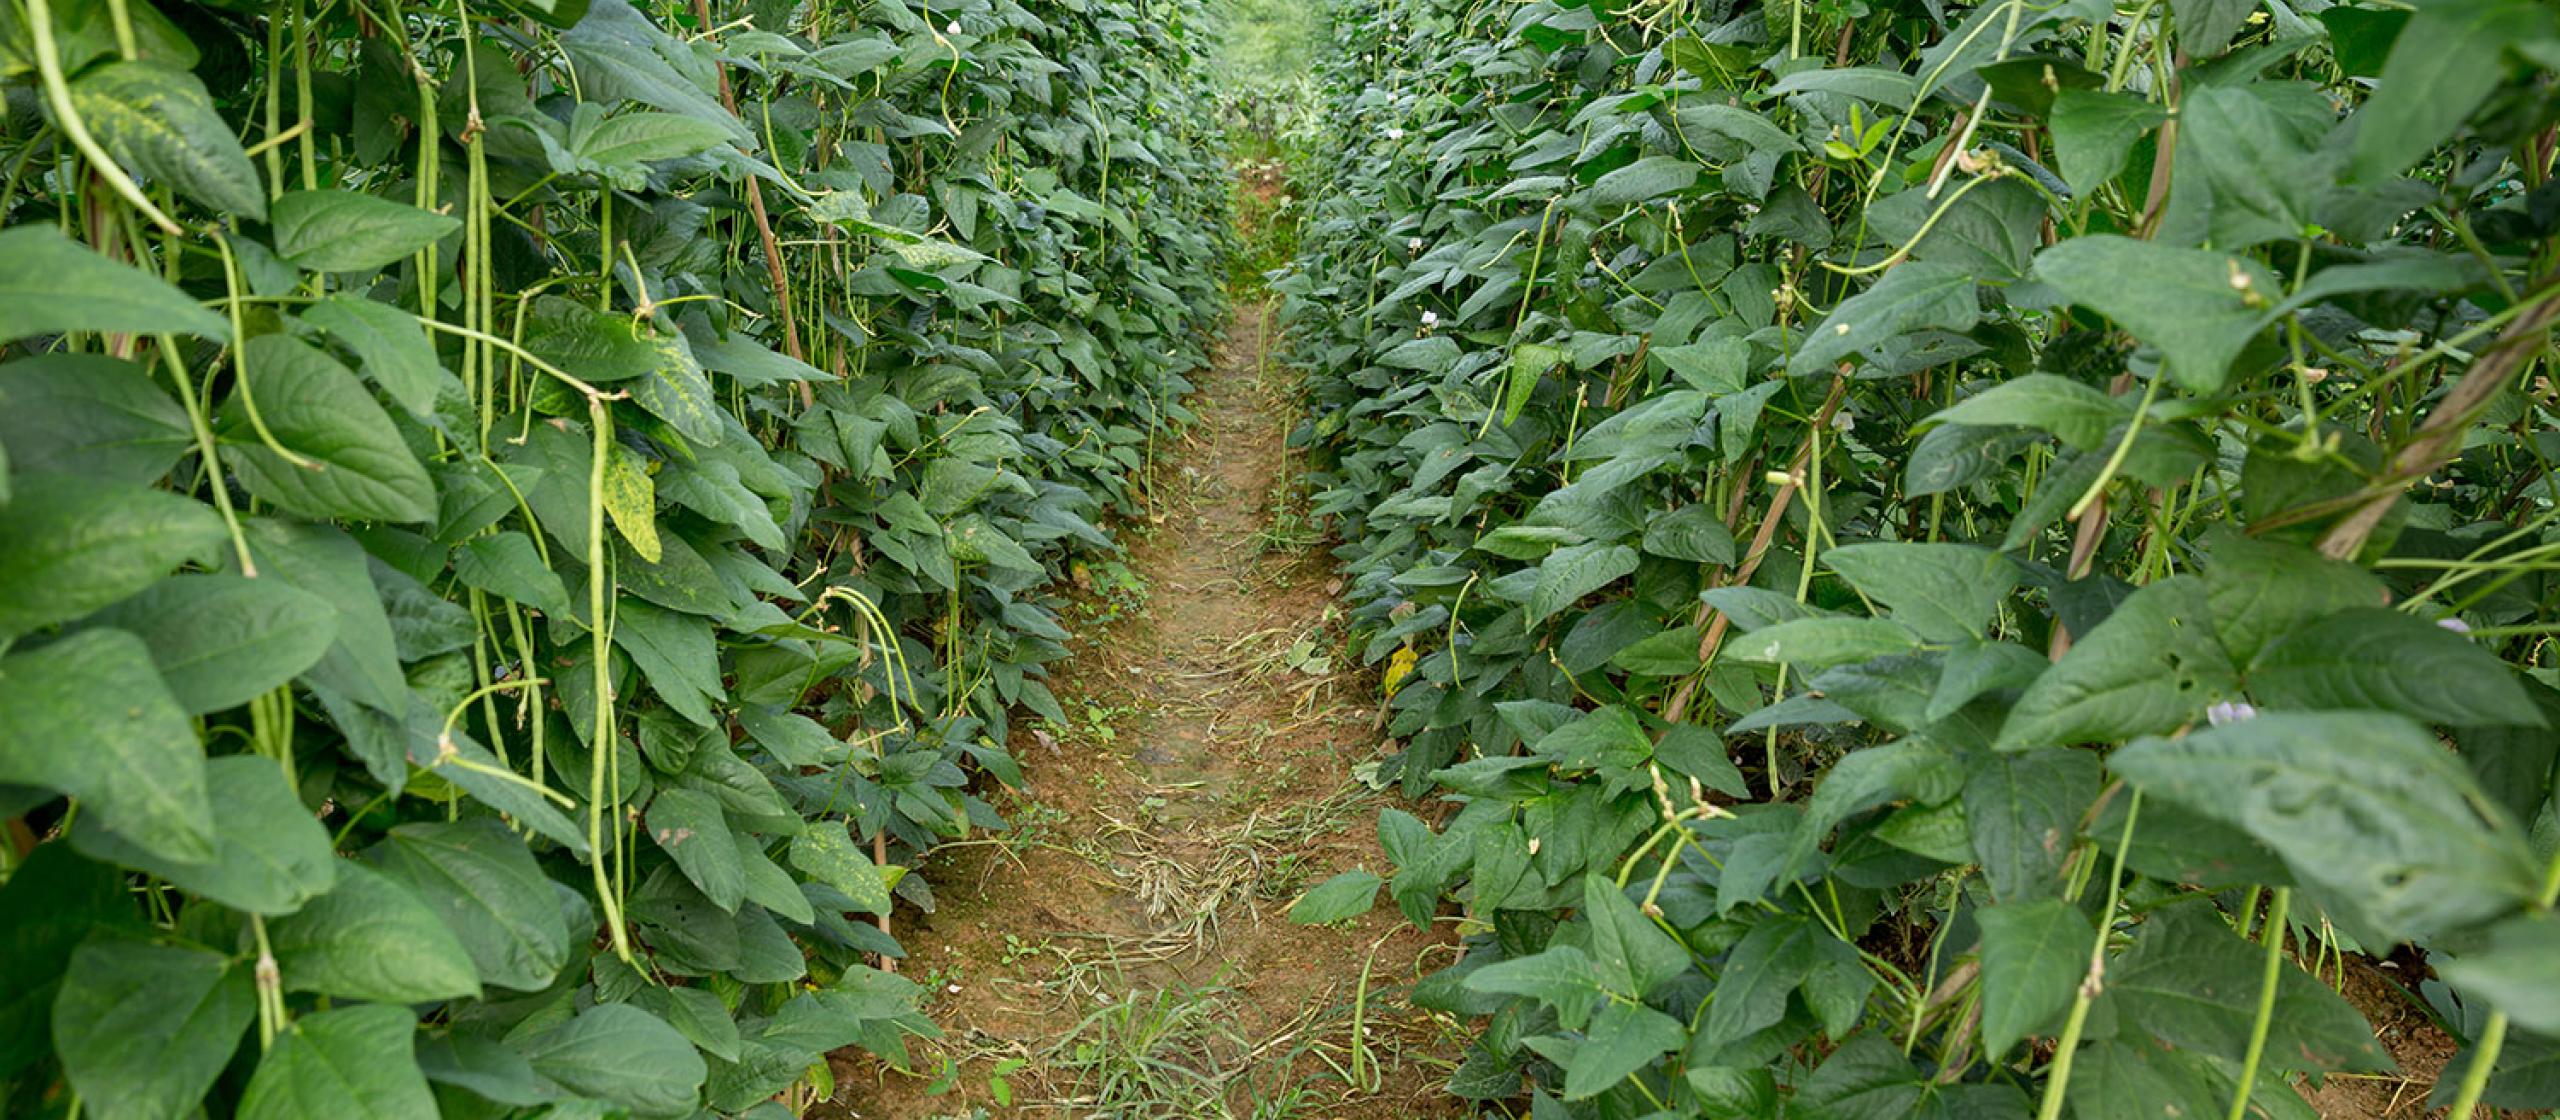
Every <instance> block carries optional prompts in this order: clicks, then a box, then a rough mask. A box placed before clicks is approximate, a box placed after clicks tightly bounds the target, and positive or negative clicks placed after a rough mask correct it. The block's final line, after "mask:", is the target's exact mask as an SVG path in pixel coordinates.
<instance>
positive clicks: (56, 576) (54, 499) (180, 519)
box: [0, 473, 224, 637]
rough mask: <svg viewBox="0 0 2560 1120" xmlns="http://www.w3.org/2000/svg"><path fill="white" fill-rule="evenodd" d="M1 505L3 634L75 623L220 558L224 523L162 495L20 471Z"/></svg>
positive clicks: (200, 507)
mask: <svg viewBox="0 0 2560 1120" xmlns="http://www.w3.org/2000/svg"><path fill="white" fill-rule="evenodd" d="M11 483H12V489H13V490H14V491H15V493H14V494H13V495H12V497H11V498H10V500H9V503H8V504H7V505H0V637H13V636H16V635H19V634H25V633H28V632H30V631H33V630H37V629H39V628H42V627H46V626H51V625H53V624H54V623H57V622H68V621H70V620H72V619H75V618H79V617H80V616H82V615H85V614H88V613H89V612H91V611H94V610H97V609H98V608H100V607H104V606H107V605H109V604H112V603H115V602H117V601H119V600H122V599H124V598H126V597H128V596H131V595H133V594H135V593H136V592H139V591H141V590H142V589H143V588H145V587H149V586H151V584H152V583H154V582H156V581H157V580H159V579H160V578H161V577H162V576H165V575H168V574H169V572H170V570H171V569H173V568H176V567H177V566H179V565H180V564H185V563H189V562H195V563H205V562H208V561H210V560H211V559H212V558H213V557H214V556H216V555H219V551H220V549H221V547H222V543H223V539H224V531H223V527H222V518H221V517H220V516H219V515H217V514H215V513H214V512H213V509H212V507H210V506H207V505H205V504H204V503H202V502H199V501H196V500H194V499H192V498H184V497H180V496H178V495H176V494H172V493H169V492H167V491H163V490H147V489H144V488H142V487H140V486H136V485H132V484H128V483H119V482H109V481H106V480H103V479H95V478H83V477H78V476H74V475H61V474H30V473H21V474H19V475H17V476H16V477H15V478H13V479H11Z"/></svg>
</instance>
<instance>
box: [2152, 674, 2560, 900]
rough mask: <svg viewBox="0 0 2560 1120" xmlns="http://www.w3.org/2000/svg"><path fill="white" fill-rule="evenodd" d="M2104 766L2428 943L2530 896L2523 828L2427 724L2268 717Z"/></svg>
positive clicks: (2331, 716)
mask: <svg viewBox="0 0 2560 1120" xmlns="http://www.w3.org/2000/svg"><path fill="white" fill-rule="evenodd" d="M2109 765H2110V766H2111V767H2113V768H2114V769H2115V771H2116V772H2117V773H2119V774H2122V775H2124V777H2125V778H2126V779H2127V780H2128V781H2130V782H2132V783H2133V784H2134V786H2136V787H2137V788H2139V789H2141V790H2142V791H2143V792H2144V793H2145V794H2146V795H2149V796H2152V797H2157V798H2161V799H2164V800H2168V801H2174V802H2176V803H2178V804H2180V805H2183V806H2185V807H2187V808H2189V809H2192V810H2195V811H2196V812H2198V813H2201V814H2203V815H2205V816H2208V817H2211V818H2213V819H2215V820H2218V821H2222V822H2224V823H2226V824H2231V825H2236V826H2238V827H2239V828H2241V829H2243V830H2245V831H2246V832H2248V833H2249V835H2251V836H2253V837H2255V838H2257V840H2258V842H2259V843H2262V844H2265V845H2266V846H2267V847H2269V848H2271V849H2273V850H2274V851H2275V852H2276V853H2277V854H2278V855H2280V856H2282V857H2284V860H2285V862H2286V864H2287V865H2288V866H2290V867H2291V868H2292V869H2293V873H2294V874H2295V875H2296V876H2297V877H2299V878H2300V879H2302V880H2303V881H2305V882H2309V883H2316V884H2320V885H2322V886H2324V887H2327V888H2329V890H2330V892H2331V893H2330V895H2329V897H2328V904H2329V905H2330V906H2332V907H2334V908H2340V909H2343V910H2345V911H2347V912H2349V913H2353V914H2356V915H2358V916H2360V917H2362V918H2363V919H2364V920H2365V921H2367V922H2368V923H2370V925H2371V927H2372V928H2374V929H2376V930H2379V931H2382V932H2383V933H2385V934H2387V935H2388V936H2390V937H2391V938H2394V939H2398V938H2403V937H2407V938H2424V937H2428V936H2431V935H2433V934H2435V933H2438V932H2442V931H2444V930H2449V929H2455V928H2459V927H2461V926H2463V925H2466V924H2468V923H2472V922H2477V921H2481V920H2485V919H2487V918H2491V917H2495V916H2497V915H2499V914H2502V913H2505V912H2507V911H2508V910H2511V909H2513V908H2515V907H2517V906H2519V905H2522V904H2523V903H2524V902H2525V901H2526V900H2528V899H2531V898H2532V897H2533V895H2534V889H2535V884H2536V882H2537V873H2536V868H2537V866H2538V861H2537V860H2536V859H2535V858H2534V856H2533V853H2532V849H2531V848H2530V847H2529V846H2528V845H2527V844H2526V842H2525V839H2524V835H2523V829H2522V828H2521V827H2520V826H2518V825H2517V824H2516V823H2515V822H2514V821H2513V820H2512V819H2509V818H2508V817H2507V816H2506V814H2505V813H2504V812H2503V811H2501V810H2498V809H2497V808H2496V803H2495V802H2493V801H2491V800H2490V799H2489V798H2488V797H2487V796H2486V795H2485V794H2483V793H2481V791H2480V788H2479V786H2478V785H2477V784H2476V783H2475V782H2474V781H2473V780H2472V777H2471V773H2470V771H2469V770H2468V769H2467V768H2465V767H2464V766H2463V764H2462V762H2461V760H2460V759H2458V758H2455V757H2454V756H2453V755H2452V754H2451V753H2449V752H2447V751H2445V750H2443V749H2442V748H2440V747H2439V746H2437V744H2436V740H2435V737H2434V736H2433V735H2430V734H2428V733H2427V731H2426V729H2425V728H2423V727H2420V726H2419V725H2417V724H2414V723H2411V722H2409V721H2408V720H2406V719H2403V718H2401V717H2399V716H2395V715H2389V714H2386V713H2382V712H2353V713H2346V712H2337V713H2297V712H2269V713H2266V714H2263V715H2260V716H2257V717H2256V718H2254V719H2246V720H2242V721H2240V722H2237V723H2230V724H2225V725H2223V726H2221V727H2214V728H2209V729H2206V730H2203V731H2198V732H2194V733H2192V734H2189V735H2187V736H2186V737H2184V738H2181V739H2145V740H2142V741H2140V742H2137V743H2134V744H2132V745H2130V746H2127V747H2125V748H2124V749H2122V750H2119V751H2117V752H2116V754H2115V756H2114V758H2112V759H2111V760H2109Z"/></svg>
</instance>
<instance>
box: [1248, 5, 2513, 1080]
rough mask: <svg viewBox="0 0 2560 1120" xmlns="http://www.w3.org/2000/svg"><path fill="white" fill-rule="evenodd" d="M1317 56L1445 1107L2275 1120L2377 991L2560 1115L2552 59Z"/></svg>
mask: <svg viewBox="0 0 2560 1120" xmlns="http://www.w3.org/2000/svg"><path fill="white" fill-rule="evenodd" d="M1336 37H1337V44H1336V48H1335V51H1334V53H1333V55H1332V56H1331V59H1330V61H1329V62H1328V63H1327V64H1326V66H1327V72H1326V74H1325V79H1326V83H1327V84H1326V90H1327V93H1326V96H1327V97H1328V99H1329V105H1328V108H1329V111H1330V114H1331V120H1330V128H1331V130H1332V140H1331V147H1330V148H1329V149H1328V150H1327V151H1326V153H1325V164H1324V166H1325V176H1326V177H1325V179H1324V181H1323V182H1321V183H1320V184H1317V185H1315V186H1311V187H1310V188H1308V189H1307V193H1308V194H1310V195H1311V196H1315V197H1318V198H1320V199H1321V200H1322V201H1321V202H1320V203H1319V204H1318V206H1317V208H1316V210H1315V211H1314V212H1313V214H1312V216H1311V217H1310V219H1309V226H1308V229H1307V232H1306V235H1305V248H1304V250H1303V252H1302V254H1301V256H1300V258H1299V263H1298V265H1297V267H1296V268H1295V270H1294V271H1293V272H1292V273H1291V274H1289V275H1288V276H1286V277H1285V278H1284V279H1283V280H1282V281H1281V282H1280V283H1279V285H1278V286H1279V287H1280V288H1281V290H1282V291H1284V292H1286V293H1288V294H1289V296H1290V301H1289V307H1288V315H1289V321H1290V329H1291V331H1292V343H1293V346H1294V347H1295V354H1296V358H1297V360H1298V361H1299V362H1300V363H1301V364H1302V365H1304V366H1305V367H1307V368H1308V369H1309V371H1310V376H1311V382H1310V389H1309V391H1310V394H1311V396H1312V410H1311V412H1310V415H1309V417H1308V419H1307V422H1306V427H1305V428H1304V429H1303V430H1302V431H1301V433H1300V438H1301V440H1302V441H1304V442H1305V443H1307V444H1309V445H1311V446H1313V447H1314V448H1316V449H1317V450H1318V451H1319V453H1320V458H1321V460H1322V462H1323V463H1324V464H1325V467H1324V472H1323V474H1322V475H1321V477H1320V479H1319V483H1318V486H1319V493H1318V494H1317V497H1316V507H1317V509H1318V511H1319V512H1320V513H1323V514H1325V515H1328V516H1330V517H1331V518H1333V519H1335V521H1334V523H1335V525H1336V527H1337V529H1338V530H1339V531H1340V533H1341V536H1342V537H1343V539H1344V540H1345V541H1346V542H1347V543H1346V544H1345V545H1344V546H1343V547H1342V548H1341V550H1340V555H1341V556H1342V557H1343V559H1344V561H1345V563H1346V564H1347V566H1348V578H1349V580H1350V582H1351V585H1352V587H1353V591H1352V594H1353V596H1354V598H1355V604H1354V605H1355V608H1356V611H1357V617H1358V618H1359V619H1361V620H1362V622H1363V624H1364V625H1365V627H1366V628H1367V634H1368V635H1369V637H1368V642H1367V646H1366V655H1367V657H1368V658H1369V659H1370V660H1371V661H1373V662H1384V663H1386V665H1387V671H1386V679H1387V682H1388V686H1389V688H1390V689H1391V690H1393V695H1392V699H1391V700H1390V701H1389V708H1390V713H1389V717H1388V718H1389V721H1390V728H1391V732H1392V734H1393V735H1394V736H1396V737H1397V739H1398V740H1399V741H1400V744H1401V747H1400V751H1399V753H1397V754H1396V755H1395V756H1394V758H1393V759H1392V761H1391V762H1390V764H1389V765H1388V767H1387V772H1388V773H1389V774H1391V775H1392V776H1393V777H1395V778H1396V779H1398V780H1400V781H1401V782H1402V784H1403V788H1404V789H1405V790H1406V791H1408V792H1410V793H1412V794H1416V795H1423V794H1433V795H1436V800H1437V802H1438V806H1437V807H1438V808H1439V809H1440V810H1443V811H1442V812H1440V813H1439V819H1437V820H1434V821H1432V822H1430V823H1426V822H1425V821H1424V820H1422V819H1420V818H1418V817H1416V816H1413V815H1408V814H1404V813H1401V812H1395V811H1390V812H1388V813H1387V814H1386V815H1385V818H1384V820H1383V822H1382V841H1383V843H1384V846H1385V849H1386V852H1387V854H1388V856H1389V858H1390V859H1391V861H1392V862H1393V864H1394V865H1395V867H1394V872H1393V877H1392V879H1391V880H1390V881H1389V882H1388V883H1387V884H1386V886H1387V890H1388V893H1389V895H1390V896H1391V897H1392V899H1393V901H1394V902H1395V903H1396V904H1397V905H1398V906H1400V907H1401V908H1402V910H1403V912H1404V913H1405V914H1406V915H1408V916H1410V917H1411V918H1412V919H1413V920H1415V921H1417V922H1420V921H1424V920H1427V919H1430V918H1432V917H1433V916H1434V915H1435V913H1436V912H1437V911H1438V908H1439V907H1440V906H1441V904H1442V901H1443V900H1444V899H1451V900H1455V901H1457V902H1459V903H1461V904H1463V907H1464V915H1465V917H1464V925H1463V926H1462V928H1463V929H1464V930H1465V932H1466V939H1465V944H1466V953H1465V956H1464V959H1463V960H1462V961H1460V962H1459V963H1457V964H1456V965H1455V966H1454V967H1451V968H1449V969H1447V970H1446V971H1444V972H1440V973H1438V974H1435V975H1434V976H1432V977H1430V978H1429V979H1427V980H1425V981H1424V982H1423V983H1422V984H1421V985H1420V987H1419V988H1418V989H1417V990H1416V992H1415V994H1414V999H1415V1001H1416V1002H1417V1003H1419V1004H1422V1005H1424V1006H1427V1007H1432V1008H1438V1009H1443V1010H1447V1011H1451V1012H1455V1013H1458V1014H1460V1015H1463V1016H1467V1017H1470V1018H1473V1019H1475V1020H1477V1021H1479V1022H1480V1023H1481V1031H1480V1033H1479V1034H1478V1035H1477V1036H1476V1039H1475V1041H1474V1043H1473V1045H1472V1046H1471V1047H1470V1048H1469V1049H1468V1051H1467V1054H1466V1058H1465V1061H1464V1063H1463V1066H1462V1067H1461V1068H1460V1069H1459V1070H1458V1072H1457V1074H1456V1075H1455V1078H1454V1080H1453V1083H1452V1084H1451V1086H1450V1088H1451V1090H1452V1091H1453V1092H1454V1093H1456V1094H1457V1095H1458V1096H1461V1097H1465V1098H1473V1099H1477V1100H1483V1101H1488V1102H1491V1101H1516V1100H1518V1099H1520V1098H1522V1097H1524V1096H1528V1097H1532V1098H1534V1100H1535V1102H1536V1107H1535V1109H1534V1113H1535V1115H1537V1116H1539V1117H1568V1116H1569V1117H1649V1116H1698V1115H1703V1116H1733V1117H1759V1116H1771V1115H1777V1114H1779V1113H1780V1112H1781V1111H1782V1110H1783V1112H1784V1114H1785V1115H1788V1116H1805V1117H1875V1118H1885V1117H1903V1116H1913V1115H1917V1116H1965V1117H1994V1116H2026V1115H2029V1114H2033V1115H2036V1116H2039V1117H2041V1118H2044V1120H2051V1118H2053V1117H2055V1116H2058V1115H2060V1114H2062V1113H2063V1112H2065V1111H2068V1112H2069V1113H2070V1114H2072V1115H2075V1116H2080V1117H2087V1118H2091V1120H2096V1118H2102V1117H2104V1118H2112V1117H2126V1118H2131V1117H2160V1116H2190V1117H2193V1116H2223V1115H2228V1116H2231V1117H2234V1118H2237V1117H2240V1116H2243V1115H2249V1114H2260V1115H2269V1116H2284V1117H2300V1116H2307V1115H2309V1114H2310V1109H2309V1107H2308V1105H2306V1103H2305V1102H2304V1100H2303V1099H2302V1098H2301V1097H2300V1096H2298V1095H2297V1094H2296V1092H2295V1090H2294V1088H2293V1085H2294V1084H2296V1083H2299V1082H2301V1081H2302V1080H2303V1079H2304V1078H2306V1077H2308V1078H2312V1079H2318V1078H2321V1077H2324V1076H2327V1075H2330V1074H2337V1073H2345V1074H2376V1073H2389V1072H2392V1071H2393V1067H2394V1062H2393V1059H2392V1057H2391V1055H2390V1054H2388V1053H2386V1052H2385V1050H2384V1049H2383V1048H2382V1047H2381V1046H2380V1045H2379V1044H2378V1042H2377V1040H2376V1035H2375V1031H2374V1029H2373V1027H2372V1025H2371V1024H2370V1023H2368V1022H2367V1020H2366V1019H2365V1018H2364V1017H2362V1016H2361V1015H2360V1014H2359V1012H2358V1009H2357V1008H2356V1007H2355V1006H2354V1005H2351V1004H2350V1003H2349V1002H2348V1001H2347V1000H2346V999H2344V998H2342V997H2341V995H2340V993H2339V991H2337V990H2336V989H2337V988H2339V987H2340V986H2342V985H2343V983H2344V978H2345V976H2346V974H2347V971H2346V970H2347V969H2348V967H2349V965H2350V963H2351V962H2352V963H2355V965H2356V967H2358V968H2360V969H2363V970H2365V971H2368V972H2369V971H2370V966H2369V965H2366V964H2363V963H2362V962H2363V961H2365V960H2368V959H2370V958H2372V957H2380V956H2383V955H2386V954H2392V955H2396V960H2397V962H2398V963H2399V965H2400V966H2401V967H2402V968H2403V970H2404V971H2403V972H2402V973H2401V975H2404V976H2409V977H2411V978H2412V982H2413V986H2414V987H2415V989H2416V990H2415V991H2413V992H2411V993H2409V997H2410V998H2409V999H2408V1000H2407V1001H2406V1002H2407V1003H2408V1004H2410V1005H2412V1006H2416V1007H2418V1008H2420V1009H2421V1010H2423V1011H2424V1013H2425V1014H2426V1015H2428V1016H2431V1017H2432V1018H2433V1019H2434V1020H2435V1025H2436V1026H2438V1027H2441V1029H2442V1030H2444V1031H2445V1032H2447V1033H2449V1034H2450V1035H2451V1036H2452V1037H2453V1038H2455V1039H2456V1040H2458V1041H2459V1042H2460V1044H2461V1047H2462V1049H2461V1054H2460V1056H2459V1057H2457V1058H2456V1059H2455V1061H2454V1063H2453V1064H2452V1065H2451V1066H2450V1067H2448V1068H2447V1069H2446V1070H2444V1071H2443V1076H2442V1079H2441V1080H2440V1081H2439V1082H2438V1085H2437V1089H2436V1092H2437V1098H2436V1100H2437V1103H2439V1104H2443V1103H2447V1102H2459V1103H2460V1104H2461V1106H2462V1107H2461V1108H2460V1109H2459V1110H2458V1111H2457V1112H2456V1114H2457V1115H2464V1116H2467V1115H2469V1114H2470V1108H2469V1106H2470V1105H2471V1104H2472V1103H2474V1102H2477V1101H2481V1100H2486V1101H2489V1102H2494V1103H2497V1104H2501V1105H2506V1106H2510V1107H2520V1108H2521V1107H2551V1106H2554V1105H2560V915H2555V914H2554V913H2553V912H2552V909H2551V908H2552V903H2553V900H2554V894H2555V891H2560V862H2555V860H2554V847H2555V839H2560V836H2555V833H2560V819H2555V816H2554V813H2555V809H2554V804H2553V800H2552V795H2553V775H2554V759H2555V754H2560V692H2555V691H2554V690H2553V689H2552V688H2551V687H2550V685H2551V684H2552V683H2553V681H2554V680H2555V670H2554V667H2553V666H2554V662H2553V660H2552V658H2551V656H2550V655H2549V654H2548V653H2546V652H2545V651H2544V648H2543V643H2544V641H2545V640H2546V637H2547V635H2548V634H2549V633H2550V630H2551V627H2550V623H2549V622H2548V620H2549V619H2550V618H2551V617H2553V608H2554V605H2555V604H2554V594H2555V592H2560V587H2555V584H2554V581H2553V580H2552V579H2551V577H2550V574H2549V573H2550V571H2551V569H2552V566H2553V565H2552V560H2551V557H2552V556H2553V555H2554V553H2555V551H2556V550H2560V482H2555V481H2554V477H2553V475H2552V473H2551V464H2552V460H2553V458H2554V457H2555V456H2560V427H2555V423H2554V421H2555V417H2560V398H2555V396H2554V394H2553V390H2552V386H2551V384H2550V382H2549V381H2547V380H2545V374H2546V373H2547V371H2548V370H2549V369H2550V362H2551V353H2550V349H2549V348H2550V344H2551V333H2550V328H2551V324H2552V322H2553V321H2554V318H2555V315H2560V273H2555V266H2560V240H2555V236H2554V235H2555V233H2560V182H2555V181H2554V179H2553V170H2554V169H2553V157H2554V150H2555V147H2560V144H2555V132H2554V127H2553V122H2554V120H2555V119H2560V93H2555V90H2560V86H2555V81H2554V73H2555V71H2560V10H2555V9H2553V8H2551V7H2550V6H2548V5H2545V4H2541V3H2537V2H2535V0H2419V2H2418V3H2416V4H2415V5H2414V6H2413V5H2408V4H2399V3H2376V4H2364V3H2347V4H2340V5H2335V6H2332V5H2330V4H2327V3H2321V2H2316V0H2264V2H2260V0H2167V2H2165V3H2163V2H2160V0H2140V2H2139V3H2134V2H2124V3H2114V4H2111V3H2108V2H2106V0H2094V2H2093V0H2062V2H2058V3H2028V2H2026V0H1990V2H1985V3H1979V4H1974V5H1940V4H1936V3H1920V2H1909V0H1807V2H1799V3H1791V4H1769V5H1753V4H1734V3H1731V2H1708V3H1701V4H1694V5H1691V4H1673V3H1658V2H1644V0H1528V2H1525V3H1521V4H1514V5H1483V4H1472V3H1458V2H1452V0H1352V2H1350V3H1348V4H1347V5H1346V6H1345V7H1344V8H1343V9H1342V11H1341V12H1340V14H1339V26H1338V28H1337V36H1336ZM1426 815H1428V814H1426ZM1329 901H1330V902H1332V903H1337V904H1342V908H1345V909H1347V908H1350V907H1352V906H1356V905H1357V904H1356V903H1351V902H1346V901H1345V900H1343V899H1338V898H1336V899H1329ZM2357 954H2363V956H2357ZM2419 981H2423V982H2422V983H2421V982H2419ZM2375 1009H2376V1010H2378V1011H2383V1012H2388V1013H2390V1014H2392V1015H2395V1016H2396V1015H2401V1014H2406V1012H2407V1009H2406V1008H2404V1007H2402V1006H2400V1005H2399V1003H2398V1002H2395V1001H2391V1000H2388V999H2385V1000H2384V1001H2383V1003H2382V1004H2381V1005H2380V1006H2378V1007H2376V1008H2375ZM2406 1072H2409V1073H2411V1074H2413V1075H2416V1076H2425V1075H2427V1074H2430V1073H2432V1072H2433V1071H2431V1070H2414V1071H2406Z"/></svg>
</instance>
